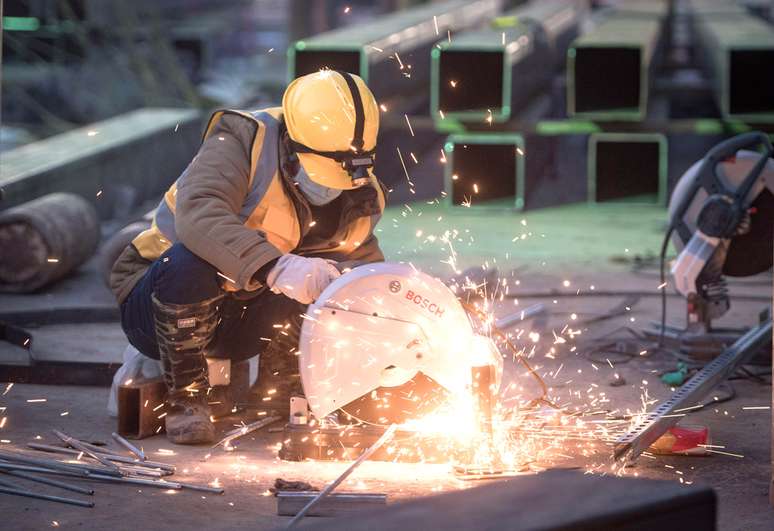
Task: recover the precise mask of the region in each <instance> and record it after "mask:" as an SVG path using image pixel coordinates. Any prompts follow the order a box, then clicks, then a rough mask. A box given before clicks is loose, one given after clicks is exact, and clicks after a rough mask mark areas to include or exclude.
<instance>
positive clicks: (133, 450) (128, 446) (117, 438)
mask: <svg viewBox="0 0 774 531" xmlns="http://www.w3.org/2000/svg"><path fill="white" fill-rule="evenodd" d="M110 436H111V437H113V440H114V441H116V442H117V443H118V444H120V445H121V446H123V447H124V448H126V449H127V450H128V451H129V452H130V453H131V454H134V455H136V456H137V459H139V460H140V461H145V460H146V459H148V458H147V457H145V452H143V451H142V450H140V449H139V448H137V447H136V446H135V445H133V444H132V443H130V442H129V441H127V440H126V439H124V438H123V437H121V436H120V435H119V434H118V433H116V432H113V433H111V434H110Z"/></svg>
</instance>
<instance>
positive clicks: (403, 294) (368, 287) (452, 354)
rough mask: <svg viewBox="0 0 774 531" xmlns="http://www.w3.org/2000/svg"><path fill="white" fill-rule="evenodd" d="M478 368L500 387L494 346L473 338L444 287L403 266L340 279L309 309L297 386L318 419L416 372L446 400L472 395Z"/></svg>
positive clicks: (381, 266) (373, 267) (364, 269)
mask: <svg viewBox="0 0 774 531" xmlns="http://www.w3.org/2000/svg"><path fill="white" fill-rule="evenodd" d="M482 365H493V366H494V367H495V371H496V374H497V383H496V385H497V386H499V381H500V376H501V374H502V356H501V355H500V354H499V352H498V351H497V349H496V348H495V347H494V346H493V344H492V342H491V341H489V340H488V338H481V337H477V336H476V335H475V333H474V331H473V328H472V326H471V322H470V320H469V318H468V316H467V313H466V312H465V310H464V309H463V308H462V305H461V304H460V303H459V302H458V300H457V298H456V296H455V295H454V293H452V291H451V290H450V289H449V288H448V287H446V286H445V285H444V284H443V283H442V282H441V281H439V280H438V279H436V278H433V277H431V276H430V275H427V274H425V273H422V272H420V271H417V270H416V269H414V268H413V267H411V266H409V265H405V264H394V263H377V264H369V265H364V266H361V267H358V268H356V269H354V270H352V271H351V272H349V273H347V274H345V275H342V276H341V277H339V278H338V279H337V280H335V281H334V282H333V283H331V284H330V285H329V286H328V288H327V289H326V290H325V291H324V292H323V293H322V294H321V295H320V297H319V298H318V300H317V302H315V303H314V304H312V305H310V306H309V308H308V310H307V314H306V316H305V319H304V323H303V325H302V328H301V339H300V343H299V369H300V372H301V381H302V385H303V388H304V392H305V394H306V398H307V400H308V401H309V407H310V409H311V410H312V412H313V413H314V415H315V416H316V417H317V418H323V417H325V416H326V415H328V414H330V413H332V412H334V411H336V410H337V409H339V408H341V407H343V406H346V405H347V404H349V403H350V402H352V401H354V400H356V399H358V398H360V397H362V396H364V395H367V394H368V393H369V392H372V391H375V390H376V389H378V388H380V387H381V388H385V387H395V386H399V385H402V384H404V383H406V382H408V381H409V380H411V379H412V378H414V377H415V376H416V375H417V374H418V373H422V374H423V375H425V376H427V377H428V378H430V379H432V380H433V381H435V382H436V383H438V384H439V385H440V386H441V387H443V388H444V389H445V390H446V391H447V392H448V393H449V394H450V395H451V396H463V395H462V393H465V394H466V395H469V394H470V393H471V383H472V382H471V368H472V367H477V366H482ZM417 398H418V400H419V397H417Z"/></svg>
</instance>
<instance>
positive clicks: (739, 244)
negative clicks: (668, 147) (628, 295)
mask: <svg viewBox="0 0 774 531" xmlns="http://www.w3.org/2000/svg"><path fill="white" fill-rule="evenodd" d="M757 147H760V148H761V149H762V152H760V153H759V152H757V151H754V149H755V148H757ZM772 154H774V148H772V145H771V142H770V140H769V138H768V136H767V135H766V134H765V133H762V132H757V131H754V132H750V133H744V134H741V135H738V136H735V137H733V138H731V139H729V140H726V141H724V142H722V143H720V144H718V145H716V146H715V147H713V148H712V149H711V150H710V151H709V152H708V153H707V154H706V156H705V157H704V158H703V159H701V160H700V161H698V162H696V163H695V164H694V165H693V166H691V167H690V168H689V169H688V171H686V172H685V174H684V175H683V176H682V177H681V178H680V180H679V181H678V183H677V185H676V186H675V190H674V193H673V194H672V198H671V200H670V205H669V219H670V222H669V228H668V230H667V233H666V235H665V237H664V241H663V244H662V248H661V276H662V278H661V283H662V286H663V287H665V286H666V283H665V278H664V259H665V255H666V250H667V247H668V244H669V241H670V237H672V236H673V235H674V237H673V238H672V240H671V241H672V242H673V244H674V246H675V247H676V249H677V250H678V252H679V254H678V256H677V259H676V260H675V261H674V265H673V266H672V269H671V273H672V277H673V279H674V283H675V287H676V288H677V291H678V292H680V293H681V294H682V295H683V296H685V297H686V299H687V325H686V328H685V329H684V330H679V329H674V328H670V327H667V326H666V323H665V314H666V302H665V290H664V291H663V292H662V293H664V296H663V297H662V322H661V327H660V328H659V329H658V330H657V331H655V332H654V333H652V335H654V336H656V337H658V338H659V341H660V342H663V341H664V339H666V340H668V341H669V342H671V343H674V344H676V347H677V348H676V350H680V351H681V352H683V353H684V354H688V355H694V356H701V357H704V358H705V359H711V358H712V357H713V356H714V355H717V354H719V353H720V352H721V351H722V350H723V349H724V348H725V347H726V346H728V345H729V344H731V343H733V342H734V341H735V340H736V339H737V338H738V337H739V336H740V335H741V334H742V333H743V331H740V330H733V329H731V330H729V329H718V328H713V326H712V320H713V319H717V318H718V317H720V316H722V315H723V314H725V313H726V312H727V311H728V309H729V308H730V299H729V295H728V289H727V285H726V280H725V276H731V277H746V276H751V275H756V274H758V273H762V272H764V271H767V270H769V269H771V267H772V263H773V262H774V258H773V257H772V255H773V254H774V159H772V158H771V157H772Z"/></svg>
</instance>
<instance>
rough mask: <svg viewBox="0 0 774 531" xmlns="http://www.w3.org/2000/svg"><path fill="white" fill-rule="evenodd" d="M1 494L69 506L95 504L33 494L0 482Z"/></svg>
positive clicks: (11, 484) (16, 486)
mask: <svg viewBox="0 0 774 531" xmlns="http://www.w3.org/2000/svg"><path fill="white" fill-rule="evenodd" d="M0 494H11V495H13V496H23V497H25V498H37V499H39V500H46V501H52V502H57V503H64V504H67V505H78V506H80V507H94V502H92V501H83V500H76V499H74V498H63V497H61V496H52V495H50V494H41V493H39V492H32V491H29V490H24V489H22V488H20V487H19V486H18V485H16V484H14V483H9V482H6V481H0Z"/></svg>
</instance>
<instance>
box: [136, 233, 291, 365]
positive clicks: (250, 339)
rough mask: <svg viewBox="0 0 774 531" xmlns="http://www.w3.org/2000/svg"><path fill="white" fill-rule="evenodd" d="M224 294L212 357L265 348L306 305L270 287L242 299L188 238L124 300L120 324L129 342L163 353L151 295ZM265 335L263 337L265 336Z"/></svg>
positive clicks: (175, 298) (189, 300) (196, 297)
mask: <svg viewBox="0 0 774 531" xmlns="http://www.w3.org/2000/svg"><path fill="white" fill-rule="evenodd" d="M221 294H225V298H224V299H223V302H222V303H221V321H220V323H219V324H218V327H217V330H216V332H215V338H214V339H213V342H212V344H211V345H210V349H209V350H210V351H209V352H208V353H207V355H208V356H209V357H216V358H230V359H232V360H234V361H243V360H246V359H248V358H252V357H253V356H255V355H257V354H260V353H261V351H262V350H263V349H264V348H265V347H266V345H267V344H268V341H266V339H271V338H272V337H274V335H275V333H276V329H275V328H274V325H275V324H285V323H287V322H288V321H289V320H290V319H291V318H293V317H295V316H297V315H299V314H301V313H303V312H304V311H305V310H306V306H304V305H303V304H301V303H299V302H297V301H295V300H293V299H290V298H288V297H285V296H284V295H277V294H275V293H272V292H271V291H269V290H268V289H263V290H262V291H259V292H257V293H256V294H255V295H254V296H253V297H251V298H249V299H241V298H237V297H235V296H234V294H233V293H230V292H226V291H224V290H223V289H221V286H220V277H219V276H218V274H217V270H216V269H215V268H214V267H212V266H211V265H210V264H209V263H207V262H205V261H204V260H202V259H201V258H199V257H198V256H196V255H195V254H194V253H192V252H191V251H189V250H188V249H187V248H186V247H185V246H184V245H183V244H181V243H176V244H174V245H173V246H172V247H170V248H169V249H168V250H167V252H165V253H164V254H163V255H161V256H160V257H159V259H158V260H156V261H155V262H153V263H152V264H151V266H150V267H149V268H148V270H147V271H146V272H145V275H144V276H143V277H142V278H141V279H140V280H139V281H138V282H137V284H136V285H135V286H134V288H133V289H132V291H131V293H129V296H128V297H127V298H126V300H125V301H124V302H123V303H122V304H121V327H122V328H123V329H124V333H125V334H126V337H127V338H128V339H129V343H131V344H132V346H134V347H135V348H136V349H137V350H139V351H140V352H141V353H143V354H144V355H145V356H148V357H149V358H154V359H159V349H158V344H157V342H156V327H155V323H154V319H153V300H152V296H153V295H155V296H156V298H157V299H158V300H159V301H161V302H163V303H168V304H195V303H198V302H201V301H205V300H207V299H212V298H214V297H217V296H218V295H221ZM261 338H264V339H261Z"/></svg>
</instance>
